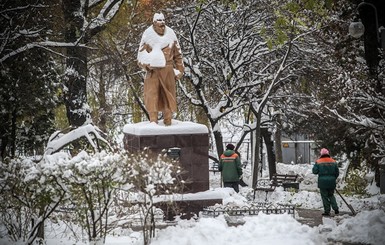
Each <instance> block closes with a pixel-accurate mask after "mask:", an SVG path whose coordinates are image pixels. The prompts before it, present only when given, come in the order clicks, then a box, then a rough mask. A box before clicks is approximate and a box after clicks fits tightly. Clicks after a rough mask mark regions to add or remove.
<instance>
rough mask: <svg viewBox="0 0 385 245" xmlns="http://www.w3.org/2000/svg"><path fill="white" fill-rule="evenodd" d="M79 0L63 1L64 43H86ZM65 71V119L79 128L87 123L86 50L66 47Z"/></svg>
mask: <svg viewBox="0 0 385 245" xmlns="http://www.w3.org/2000/svg"><path fill="white" fill-rule="evenodd" d="M80 2H81V1H80V0H63V1H62V9H63V14H64V21H65V23H66V27H65V30H64V32H65V34H64V39H65V42H66V43H78V44H82V43H84V42H85V41H86V37H85V36H84V32H83V31H82V27H83V23H84V18H83V16H81V15H80V14H79V13H80V12H82V11H81V3H80ZM66 67H67V70H66V72H65V78H64V85H65V87H66V91H65V105H66V109H67V118H68V120H69V124H70V125H71V126H81V125H83V124H84V123H85V122H86V121H87V117H88V116H89V110H88V109H87V108H84V106H85V105H86V102H87V88H86V80H87V49H86V48H84V47H80V46H76V45H75V46H72V47H67V59H66Z"/></svg>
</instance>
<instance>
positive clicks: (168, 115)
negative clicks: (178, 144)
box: [163, 110, 172, 126]
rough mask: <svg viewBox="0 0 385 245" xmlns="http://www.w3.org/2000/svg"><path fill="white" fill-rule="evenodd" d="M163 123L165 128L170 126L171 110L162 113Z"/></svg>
mask: <svg viewBox="0 0 385 245" xmlns="http://www.w3.org/2000/svg"><path fill="white" fill-rule="evenodd" d="M163 118H164V119H163V123H164V125H165V126H170V125H171V118H172V112H171V110H165V111H163Z"/></svg>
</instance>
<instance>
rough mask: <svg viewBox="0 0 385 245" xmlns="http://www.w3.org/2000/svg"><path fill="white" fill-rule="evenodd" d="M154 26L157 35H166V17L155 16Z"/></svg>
mask: <svg viewBox="0 0 385 245" xmlns="http://www.w3.org/2000/svg"><path fill="white" fill-rule="evenodd" d="M152 25H153V27H154V30H155V32H156V33H158V34H159V35H161V36H163V35H164V31H165V29H166V24H165V22H164V15H163V14H162V13H155V14H154V18H153V19H152Z"/></svg>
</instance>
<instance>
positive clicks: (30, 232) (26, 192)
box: [0, 158, 66, 244]
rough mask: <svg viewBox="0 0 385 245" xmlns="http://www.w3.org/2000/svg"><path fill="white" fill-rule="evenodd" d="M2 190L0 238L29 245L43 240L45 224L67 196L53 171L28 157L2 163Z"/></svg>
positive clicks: (0, 181) (0, 164) (0, 176)
mask: <svg viewBox="0 0 385 245" xmlns="http://www.w3.org/2000/svg"><path fill="white" fill-rule="evenodd" d="M0 189H1V197H2V200H1V202H0V209H1V214H0V222H1V226H2V229H1V233H0V236H4V235H5V234H7V236H8V238H9V239H10V240H11V241H25V242H26V243H27V244H31V243H32V242H33V241H34V240H35V239H36V238H37V237H39V238H40V239H43V238H44V221H45V220H46V219H47V218H48V217H49V216H50V214H51V213H52V212H53V211H55V210H56V208H57V207H58V205H59V204H60V203H61V202H62V200H64V198H65V195H66V191H65V189H64V188H63V185H62V184H61V183H60V181H58V179H57V178H56V176H55V174H54V173H53V171H52V169H47V168H45V167H44V164H42V162H39V163H36V162H34V161H32V159H29V158H25V159H20V158H15V159H9V160H6V161H2V162H0Z"/></svg>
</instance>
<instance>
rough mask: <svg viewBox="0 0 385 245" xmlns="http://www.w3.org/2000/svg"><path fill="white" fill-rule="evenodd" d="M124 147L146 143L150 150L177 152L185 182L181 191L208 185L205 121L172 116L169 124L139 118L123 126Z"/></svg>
mask: <svg viewBox="0 0 385 245" xmlns="http://www.w3.org/2000/svg"><path fill="white" fill-rule="evenodd" d="M123 132H124V148H125V150H126V151H128V152H135V151H140V150H143V149H144V148H146V147H148V148H150V149H151V151H152V152H155V153H159V152H161V151H162V150H170V149H171V150H170V151H171V152H172V154H178V153H179V158H178V159H179V161H180V164H181V167H182V169H183V170H184V171H185V172H186V173H185V174H184V175H183V176H182V178H183V180H185V181H186V182H187V184H186V188H185V189H184V191H183V192H184V193H195V192H201V191H206V190H208V189H209V161H208V151H209V137H208V129H207V127H206V126H205V125H202V124H197V123H192V122H181V121H177V120H172V125H170V126H164V125H163V124H162V123H161V122H160V123H159V124H155V123H150V122H142V123H137V124H127V125H125V127H124V130H123Z"/></svg>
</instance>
